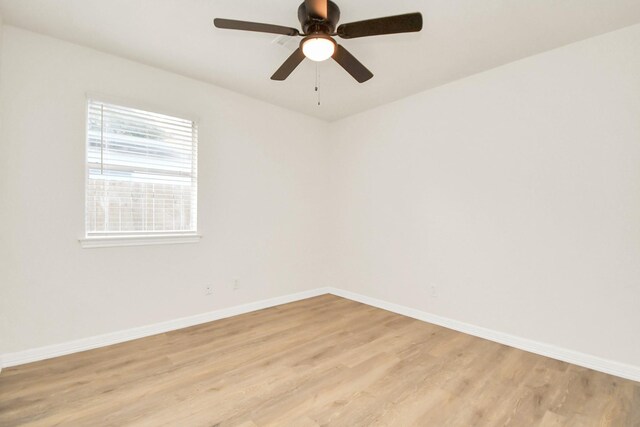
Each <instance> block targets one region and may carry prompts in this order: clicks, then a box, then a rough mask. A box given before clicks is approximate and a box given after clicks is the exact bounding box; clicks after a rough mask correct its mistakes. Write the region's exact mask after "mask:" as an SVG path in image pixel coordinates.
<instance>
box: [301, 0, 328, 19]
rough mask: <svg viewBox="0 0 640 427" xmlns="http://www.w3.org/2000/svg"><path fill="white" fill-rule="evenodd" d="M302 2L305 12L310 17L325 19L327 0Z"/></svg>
mask: <svg viewBox="0 0 640 427" xmlns="http://www.w3.org/2000/svg"><path fill="white" fill-rule="evenodd" d="M304 4H305V6H306V7H307V13H308V14H309V16H310V17H312V18H315V19H327V14H328V10H327V8H328V6H327V0H305V1H304Z"/></svg>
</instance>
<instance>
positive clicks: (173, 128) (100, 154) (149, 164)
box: [85, 100, 198, 242]
mask: <svg viewBox="0 0 640 427" xmlns="http://www.w3.org/2000/svg"><path fill="white" fill-rule="evenodd" d="M88 104H89V105H88V116H87V117H88V120H87V121H88V123H87V184H86V209H85V212H86V237H87V239H86V240H85V241H89V240H99V238H105V239H103V240H107V239H106V238H118V237H120V238H122V237H127V238H130V239H135V241H137V242H140V241H141V240H144V239H146V238H155V239H157V238H158V237H161V236H165V237H175V236H176V235H194V236H195V235H196V231H197V229H196V224H197V139H198V137H197V136H198V133H197V127H196V124H195V123H194V122H193V121H190V120H185V119H181V118H177V117H172V116H167V115H164V114H158V113H153V112H150V111H143V110H138V109H134V108H128V107H123V106H119V105H113V104H108V103H104V102H100V101H96V100H89V103H88ZM94 238H95V239H94ZM125 240H126V239H125ZM160 240H161V239H160ZM131 241H133V240H131Z"/></svg>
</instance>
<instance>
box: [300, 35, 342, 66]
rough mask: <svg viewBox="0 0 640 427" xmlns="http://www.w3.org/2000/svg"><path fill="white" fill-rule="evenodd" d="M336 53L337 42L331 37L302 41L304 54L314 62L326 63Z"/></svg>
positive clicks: (311, 37) (311, 38)
mask: <svg viewBox="0 0 640 427" xmlns="http://www.w3.org/2000/svg"><path fill="white" fill-rule="evenodd" d="M335 51H336V42H334V41H333V39H331V37H321V36H320V37H319V36H310V37H307V38H305V39H304V40H303V41H302V52H303V53H304V56H306V57H307V58H309V59H310V60H312V61H316V62H321V61H326V60H327V59H329V58H331V56H332V55H333V54H334V52H335Z"/></svg>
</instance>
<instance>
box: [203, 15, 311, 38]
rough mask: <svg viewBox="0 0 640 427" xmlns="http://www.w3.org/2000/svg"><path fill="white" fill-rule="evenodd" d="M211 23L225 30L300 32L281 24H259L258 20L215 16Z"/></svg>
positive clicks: (287, 34) (274, 32) (293, 33)
mask: <svg viewBox="0 0 640 427" xmlns="http://www.w3.org/2000/svg"><path fill="white" fill-rule="evenodd" d="M213 25H215V26H216V27H217V28H223V29H225V30H242V31H255V32H258V33H270V34H284V35H285V36H299V35H300V32H299V31H298V30H296V29H295V28H290V27H283V26H281V25H271V24H261V23H259V22H247V21H236V20H235V19H222V18H216V19H214V20H213Z"/></svg>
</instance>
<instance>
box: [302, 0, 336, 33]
mask: <svg viewBox="0 0 640 427" xmlns="http://www.w3.org/2000/svg"><path fill="white" fill-rule="evenodd" d="M298 20H299V21H300V25H301V26H302V31H304V33H305V34H313V33H325V34H333V33H334V31H335V29H336V26H337V25H338V21H339V20H340V8H338V5H337V4H335V3H334V2H332V1H328V2H327V19H317V18H313V17H311V16H309V13H307V7H306V6H305V4H304V2H303V3H302V4H301V5H300V7H298Z"/></svg>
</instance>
